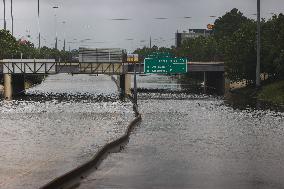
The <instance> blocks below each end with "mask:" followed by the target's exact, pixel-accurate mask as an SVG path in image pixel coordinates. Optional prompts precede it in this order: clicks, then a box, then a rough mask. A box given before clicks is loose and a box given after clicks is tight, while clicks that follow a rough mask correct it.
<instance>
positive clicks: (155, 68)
mask: <svg viewBox="0 0 284 189" xmlns="http://www.w3.org/2000/svg"><path fill="white" fill-rule="evenodd" d="M186 72H187V59H186V58H146V59H145V60H144V73H145V74H181V73H186Z"/></svg>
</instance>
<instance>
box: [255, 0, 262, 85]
mask: <svg viewBox="0 0 284 189" xmlns="http://www.w3.org/2000/svg"><path fill="white" fill-rule="evenodd" d="M260 43H261V42H260V0H257V64H256V79H255V85H256V88H259V87H260V45H261V44H260Z"/></svg>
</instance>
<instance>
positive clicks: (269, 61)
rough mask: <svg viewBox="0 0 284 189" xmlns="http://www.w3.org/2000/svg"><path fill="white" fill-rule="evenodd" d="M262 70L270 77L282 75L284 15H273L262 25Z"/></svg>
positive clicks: (283, 69)
mask: <svg viewBox="0 0 284 189" xmlns="http://www.w3.org/2000/svg"><path fill="white" fill-rule="evenodd" d="M262 30H263V32H262V54H263V57H262V70H263V71H264V72H266V73H269V75H270V76H271V77H274V78H283V77H284V15H283V14H279V15H274V16H273V17H272V18H271V19H269V20H268V21H267V22H265V23H264V24H263V27H262Z"/></svg>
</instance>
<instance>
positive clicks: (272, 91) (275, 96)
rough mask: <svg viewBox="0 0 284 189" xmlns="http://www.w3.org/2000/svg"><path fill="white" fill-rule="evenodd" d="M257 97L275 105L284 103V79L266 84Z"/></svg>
mask: <svg viewBox="0 0 284 189" xmlns="http://www.w3.org/2000/svg"><path fill="white" fill-rule="evenodd" d="M257 98H258V99H259V100H262V101H267V102H270V103H272V104H275V105H284V80H282V81H276V82H273V83H270V84H267V85H264V86H263V87H262V89H261V91H260V92H259V93H258V95H257Z"/></svg>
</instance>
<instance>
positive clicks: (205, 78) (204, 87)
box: [203, 72, 207, 93]
mask: <svg viewBox="0 0 284 189" xmlns="http://www.w3.org/2000/svg"><path fill="white" fill-rule="evenodd" d="M203 82H204V86H203V93H206V92H207V90H206V85H207V75H206V72H203Z"/></svg>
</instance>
